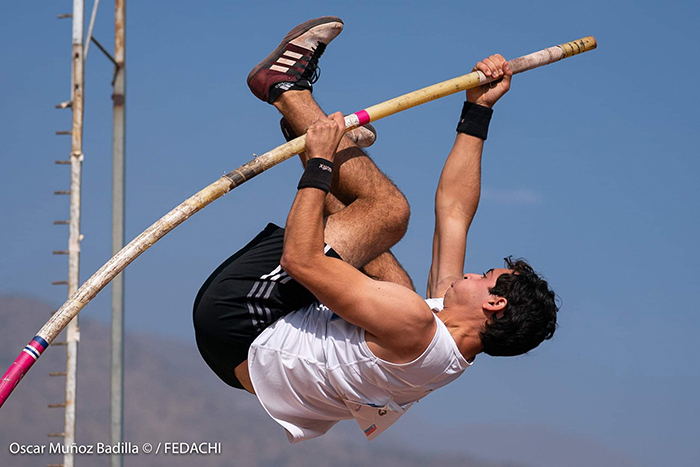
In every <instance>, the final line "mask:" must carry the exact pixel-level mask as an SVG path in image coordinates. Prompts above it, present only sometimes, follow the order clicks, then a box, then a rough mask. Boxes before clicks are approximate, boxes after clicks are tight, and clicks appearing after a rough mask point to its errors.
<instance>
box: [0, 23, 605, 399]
mask: <svg viewBox="0 0 700 467" xmlns="http://www.w3.org/2000/svg"><path fill="white" fill-rule="evenodd" d="M595 48H596V41H595V38H593V37H592V36H589V37H584V38H583V39H579V40H576V41H572V42H567V43H565V44H560V45H557V46H554V47H549V48H547V49H543V50H540V51H539V52H534V53H531V54H529V55H525V56H523V57H519V58H516V59H514V60H511V61H509V62H508V64H509V65H510V68H511V70H513V73H522V72H524V71H527V70H531V69H533V68H537V67H540V66H543V65H548V64H550V63H554V62H557V61H559V60H561V59H563V58H566V57H571V56H573V55H577V54H580V53H583V52H587V51H589V50H593V49H595ZM491 81H492V80H491V78H488V77H487V76H486V75H484V74H483V73H482V72H480V71H474V72H471V73H469V74H466V75H463V76H459V77H457V78H453V79H450V80H447V81H443V82H441V83H438V84H434V85H432V86H428V87H426V88H423V89H419V90H417V91H414V92H410V93H408V94H404V95H403V96H399V97H396V98H394V99H391V100H388V101H385V102H382V103H381V104H377V105H374V106H372V107H368V108H366V109H364V110H360V111H359V112H355V113H353V114H350V115H347V116H346V117H345V127H346V131H349V130H352V129H354V128H357V127H358V126H360V125H364V124H366V123H369V122H374V121H377V120H379V119H381V118H384V117H388V116H389V115H393V114H395V113H398V112H401V111H402V110H406V109H410V108H411V107H415V106H417V105H420V104H424V103H426V102H430V101H432V100H435V99H439V98H441V97H445V96H448V95H450V94H454V93H457V92H460V91H465V90H467V89H470V88H474V87H477V86H480V85H482V84H486V83H489V82H491ZM305 146H306V135H302V136H300V137H298V138H296V139H293V140H291V141H289V142H288V143H286V144H283V145H281V146H278V147H276V148H275V149H273V150H271V151H269V152H266V153H265V154H263V155H262V156H259V157H256V158H255V159H253V160H252V161H250V162H248V163H247V164H244V165H242V166H240V167H239V168H238V169H236V170H234V171H233V172H229V173H227V174H226V175H224V176H222V177H221V178H220V179H218V180H217V181H215V182H214V183H212V184H211V185H209V186H207V187H206V188H204V189H203V190H201V191H200V192H198V193H196V194H195V195H194V196H192V197H190V198H189V199H187V200H185V201H184V202H183V203H182V204H180V205H179V206H177V207H176V208H175V209H173V210H172V211H170V212H169V213H167V214H166V215H165V216H163V217H162V218H160V219H159V220H158V221H157V222H156V223H155V224H153V225H151V226H150V227H149V228H148V229H146V230H145V231H143V232H142V233H141V234H140V235H139V236H138V237H136V238H135V239H133V240H132V241H131V243H129V244H128V245H127V246H125V247H124V248H123V249H122V250H121V251H120V252H119V253H117V254H116V255H114V256H113V257H112V259H110V260H109V261H107V263H106V264H105V265H104V266H102V267H101V268H100V269H99V270H98V271H97V272H96V273H95V274H93V276H92V277H91V278H90V279H88V280H87V281H86V282H85V283H84V284H83V286H82V287H80V289H79V290H78V293H77V294H76V295H75V296H74V297H72V298H71V299H70V300H68V301H67V302H66V303H64V304H63V306H62V307H61V308H60V309H59V310H58V311H57V312H56V313H55V314H54V315H53V316H52V317H51V319H50V320H49V321H48V323H46V324H45V325H44V327H42V328H41V329H40V330H39V332H38V334H37V335H36V336H35V337H34V339H32V341H31V342H29V344H27V346H26V347H25V348H24V350H23V351H22V353H20V355H19V357H17V359H16V360H15V361H14V362H13V363H12V366H10V368H9V369H8V370H7V371H6V372H5V374H4V376H3V377H2V381H0V407H2V404H4V403H5V401H6V400H7V398H8V397H9V395H10V394H11V393H12V391H13V390H14V388H15V387H16V386H17V384H19V381H20V380H21V379H22V377H23V376H24V375H25V373H26V372H27V371H29V368H31V366H32V365H33V364H34V362H35V361H36V360H37V359H38V358H39V357H40V356H41V354H42V353H43V352H44V350H46V347H48V346H49V344H51V342H52V341H53V340H54V338H55V337H56V336H57V335H58V334H59V333H60V332H61V330H62V329H63V328H64V327H65V326H66V325H67V324H68V322H70V320H71V319H72V318H73V317H74V316H75V315H77V314H78V312H79V311H80V310H82V309H83V307H84V306H85V305H87V304H88V303H89V302H90V300H92V299H93V298H94V297H95V296H96V295H97V294H98V293H99V291H100V290H102V289H103V288H104V287H105V286H106V285H107V284H108V283H109V282H110V281H111V280H112V279H114V277H115V276H116V275H117V274H119V273H120V272H121V271H122V270H123V269H124V268H126V267H127V266H128V265H129V264H130V263H131V262H132V261H133V260H135V259H136V258H137V257H138V256H139V255H141V253H143V252H144V251H146V250H147V249H148V248H150V247H151V245H153V244H154V243H155V242H157V241H158V240H159V239H160V238H162V237H163V236H164V235H165V234H167V233H168V232H170V231H171V230H173V229H174V228H175V227H177V226H178V225H180V224H181V223H183V222H184V221H186V220H187V219H188V218H190V217H191V216H193V215H194V214H196V213H197V212H198V211H199V210H201V209H202V208H204V207H205V206H207V205H208V204H209V203H211V202H212V201H214V200H216V199H218V198H220V197H222V196H223V195H225V194H226V193H228V192H229V191H231V190H232V189H234V188H236V187H237V186H239V185H240V184H242V183H243V182H246V181H248V180H250V179H251V178H253V177H255V176H256V175H258V174H260V173H262V172H264V171H265V170H267V169H269V168H270V167H273V166H275V165H277V164H279V163H280V162H282V161H285V160H287V159H289V158H291V157H293V156H294V155H296V154H299V153H301V152H303V151H304V148H305Z"/></svg>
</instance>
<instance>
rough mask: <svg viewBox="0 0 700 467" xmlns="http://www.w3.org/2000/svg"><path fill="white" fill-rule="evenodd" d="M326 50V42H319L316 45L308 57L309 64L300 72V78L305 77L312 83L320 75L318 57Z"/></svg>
mask: <svg viewBox="0 0 700 467" xmlns="http://www.w3.org/2000/svg"><path fill="white" fill-rule="evenodd" d="M325 50H326V44H324V43H323V42H319V43H318V44H317V45H316V50H314V53H313V54H312V55H311V58H309V64H308V65H307V66H306V69H305V70H304V73H302V74H301V78H302V79H306V80H308V81H309V83H311V84H314V83H315V82H316V81H318V79H319V78H320V77H321V68H320V67H319V66H318V59H319V58H321V55H323V52H325Z"/></svg>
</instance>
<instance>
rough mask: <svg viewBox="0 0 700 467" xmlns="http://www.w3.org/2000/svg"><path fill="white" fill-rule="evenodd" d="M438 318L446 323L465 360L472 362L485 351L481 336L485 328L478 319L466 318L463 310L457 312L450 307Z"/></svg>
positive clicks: (439, 314) (444, 309)
mask: <svg viewBox="0 0 700 467" xmlns="http://www.w3.org/2000/svg"><path fill="white" fill-rule="evenodd" d="M437 316H438V318H440V320H441V321H442V322H443V323H445V326H446V327H447V330H448V331H449V332H450V335H451V336H452V339H454V341H455V343H456V344H457V348H458V349H459V351H460V353H461V354H462V355H463V356H464V358H466V359H467V360H470V361H471V360H472V359H473V358H474V357H476V356H477V355H478V354H480V353H481V352H482V351H483V346H482V345H481V337H480V335H479V334H480V332H481V329H482V327H483V322H482V321H480V320H478V319H476V318H471V319H470V318H466V317H465V313H464V312H463V310H455V309H451V308H450V307H445V308H443V310H442V311H441V312H440V313H438V314H437Z"/></svg>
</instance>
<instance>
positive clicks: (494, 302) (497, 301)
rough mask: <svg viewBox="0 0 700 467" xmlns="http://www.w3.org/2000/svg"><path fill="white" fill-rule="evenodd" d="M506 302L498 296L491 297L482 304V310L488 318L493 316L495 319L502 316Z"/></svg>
mask: <svg viewBox="0 0 700 467" xmlns="http://www.w3.org/2000/svg"><path fill="white" fill-rule="evenodd" d="M507 304H508V300H507V299H506V298H504V297H499V296H498V295H491V296H489V299H488V300H487V301H486V302H484V304H483V305H482V308H483V309H484V311H485V312H487V314H488V315H489V316H491V315H493V314H495V315H496V317H497V318H500V317H501V316H503V311H504V310H505V309H506V305H507Z"/></svg>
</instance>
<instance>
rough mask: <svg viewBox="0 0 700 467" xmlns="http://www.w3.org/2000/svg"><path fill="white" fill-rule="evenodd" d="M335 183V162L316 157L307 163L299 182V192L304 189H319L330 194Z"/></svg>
mask: <svg viewBox="0 0 700 467" xmlns="http://www.w3.org/2000/svg"><path fill="white" fill-rule="evenodd" d="M332 181H333V162H331V161H329V160H326V159H323V158H321V157H315V158H313V159H309V160H308V161H306V169H305V170H304V174H303V175H302V176H301V180H299V185H297V190H301V189H302V188H318V189H319V190H323V191H325V192H326V193H328V192H329V191H330V190H331V182H332Z"/></svg>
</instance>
